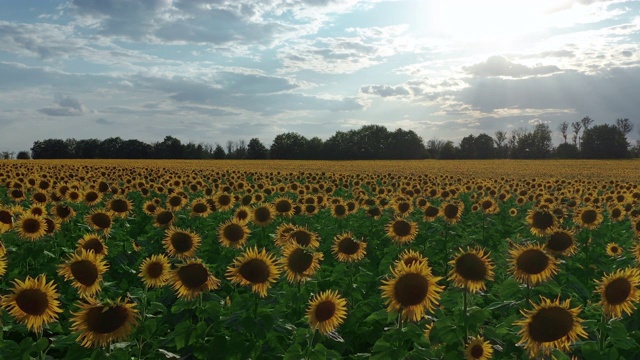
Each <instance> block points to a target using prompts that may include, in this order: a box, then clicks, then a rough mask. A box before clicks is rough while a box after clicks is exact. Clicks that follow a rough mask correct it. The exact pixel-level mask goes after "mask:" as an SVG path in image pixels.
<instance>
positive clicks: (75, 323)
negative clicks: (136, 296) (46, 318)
mask: <svg viewBox="0 0 640 360" xmlns="http://www.w3.org/2000/svg"><path fill="white" fill-rule="evenodd" d="M78 307H79V308H80V309H79V310H78V311H77V312H74V313H72V315H73V317H72V319H71V321H72V324H71V330H72V331H74V332H77V333H79V335H78V338H77V341H78V342H79V343H80V344H81V345H82V346H84V347H87V348H90V347H106V346H108V345H109V344H111V343H112V342H114V341H121V340H125V339H127V337H129V335H130V334H131V332H132V331H133V328H134V327H135V326H136V325H137V324H138V319H139V314H138V310H137V309H136V304H135V303H133V302H129V301H127V300H122V299H117V300H116V301H107V302H105V303H102V302H99V301H98V300H95V299H88V300H87V301H86V302H81V303H79V304H78Z"/></svg>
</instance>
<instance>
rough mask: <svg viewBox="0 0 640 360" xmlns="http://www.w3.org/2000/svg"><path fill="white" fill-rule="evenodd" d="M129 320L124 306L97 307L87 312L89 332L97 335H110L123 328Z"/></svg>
mask: <svg viewBox="0 0 640 360" xmlns="http://www.w3.org/2000/svg"><path fill="white" fill-rule="evenodd" d="M127 319H128V311H127V309H126V308H125V307H123V306H113V307H106V306H96V307H92V308H91V309H89V311H87V330H89V331H90V332H93V333H96V334H110V333H112V332H114V331H117V330H118V329H120V327H122V326H123V325H124V324H125V323H126V322H127Z"/></svg>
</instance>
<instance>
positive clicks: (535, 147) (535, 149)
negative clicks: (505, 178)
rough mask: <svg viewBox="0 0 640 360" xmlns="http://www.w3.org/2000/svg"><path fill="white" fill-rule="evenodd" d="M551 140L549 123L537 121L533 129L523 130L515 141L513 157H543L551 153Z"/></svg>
mask: <svg viewBox="0 0 640 360" xmlns="http://www.w3.org/2000/svg"><path fill="white" fill-rule="evenodd" d="M552 149H553V142H552V140H551V130H550V129H549V125H547V124H544V123H539V124H537V125H536V127H535V128H534V129H533V131H525V133H524V134H522V135H520V136H519V137H518V138H517V141H516V147H515V149H514V153H513V157H514V158H519V159H544V158H547V157H549V155H551V150H552Z"/></svg>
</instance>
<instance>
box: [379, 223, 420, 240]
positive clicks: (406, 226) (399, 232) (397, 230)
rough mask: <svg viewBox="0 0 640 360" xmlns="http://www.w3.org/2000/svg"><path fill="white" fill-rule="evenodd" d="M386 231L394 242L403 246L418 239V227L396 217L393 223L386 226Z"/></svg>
mask: <svg viewBox="0 0 640 360" xmlns="http://www.w3.org/2000/svg"><path fill="white" fill-rule="evenodd" d="M385 231H386V232H387V236H389V237H390V238H391V240H393V242H395V243H397V244H399V245H401V244H406V243H410V242H411V241H413V239H415V238H416V235H417V234H418V225H417V224H416V223H415V222H413V221H410V220H405V219H403V218H401V217H396V218H395V219H394V220H393V221H391V222H390V223H388V224H387V225H385Z"/></svg>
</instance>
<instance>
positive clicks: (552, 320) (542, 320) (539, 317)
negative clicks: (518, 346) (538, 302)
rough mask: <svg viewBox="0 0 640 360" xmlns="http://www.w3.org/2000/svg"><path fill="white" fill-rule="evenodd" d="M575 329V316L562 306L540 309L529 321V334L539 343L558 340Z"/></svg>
mask: <svg viewBox="0 0 640 360" xmlns="http://www.w3.org/2000/svg"><path fill="white" fill-rule="evenodd" d="M572 329H573V316H572V315H571V313H570V312H569V311H567V310H566V309H564V308H561V307H557V306H554V307H549V308H544V309H540V310H538V312H536V313H535V314H534V315H533V316H532V317H531V322H530V323H529V336H530V337H531V340H533V341H535V342H538V343H545V342H551V341H556V340H559V339H562V338H563V337H565V336H567V335H568V334H569V333H570V332H571V330H572Z"/></svg>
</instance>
